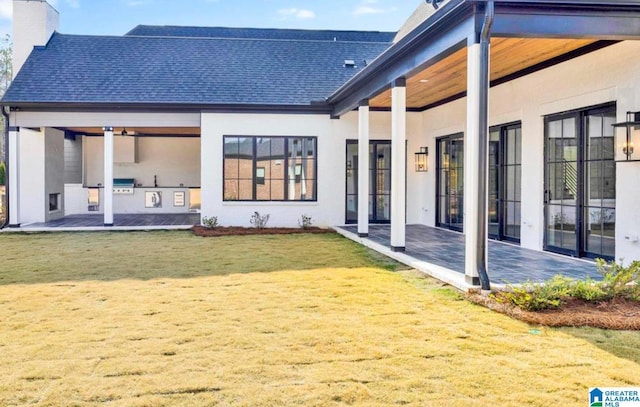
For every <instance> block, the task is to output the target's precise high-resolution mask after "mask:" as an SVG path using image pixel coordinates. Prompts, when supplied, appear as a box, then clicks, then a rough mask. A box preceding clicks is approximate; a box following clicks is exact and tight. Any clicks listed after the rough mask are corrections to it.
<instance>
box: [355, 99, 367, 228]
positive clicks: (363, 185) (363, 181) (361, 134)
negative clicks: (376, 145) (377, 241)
mask: <svg viewBox="0 0 640 407" xmlns="http://www.w3.org/2000/svg"><path fill="white" fill-rule="evenodd" d="M368 235H369V101H368V100H365V101H362V102H360V107H359V108H358V236H360V237H367V236H368Z"/></svg>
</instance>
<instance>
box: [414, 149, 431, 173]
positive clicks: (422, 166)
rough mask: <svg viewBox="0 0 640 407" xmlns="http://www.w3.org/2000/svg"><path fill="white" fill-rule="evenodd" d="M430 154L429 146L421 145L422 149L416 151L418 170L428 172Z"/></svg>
mask: <svg viewBox="0 0 640 407" xmlns="http://www.w3.org/2000/svg"><path fill="white" fill-rule="evenodd" d="M428 156H429V148H428V147H420V151H418V152H417V153H416V172H427V171H428V170H429V167H428V165H427V157H428Z"/></svg>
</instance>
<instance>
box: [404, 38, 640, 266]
mask: <svg viewBox="0 0 640 407" xmlns="http://www.w3.org/2000/svg"><path fill="white" fill-rule="evenodd" d="M639 58H640V41H637V42H630V41H627V42H623V43H619V44H616V45H612V46H610V47H607V48H605V49H602V50H599V51H596V52H593V53H590V54H587V55H584V56H581V57H579V58H576V59H573V60H571V61H567V62H565V63H562V64H559V65H555V66H553V67H551V68H548V69H545V70H542V71H538V72H536V73H534V74H531V75H528V76H525V77H523V78H520V79H517V80H514V81H511V82H508V83H505V84H502V85H499V86H496V87H494V88H491V90H490V94H489V124H490V126H494V125H499V124H505V123H509V122H513V121H521V122H522V143H523V144H522V231H521V245H522V246H523V247H527V248H531V249H535V250H542V246H543V236H544V213H543V211H544V207H543V193H544V165H543V164H544V116H545V115H549V114H554V113H561V112H564V111H570V110H575V109H582V108H586V107H590V106H595V105H599V104H604V103H608V102H616V103H617V112H618V113H617V116H618V117H617V118H618V121H624V120H625V112H627V111H638V110H640V75H638V70H637V61H638V59H639ZM465 106H466V99H460V100H456V101H454V102H451V103H448V104H446V105H443V106H439V107H437V108H434V109H431V110H428V111H425V112H423V113H422V115H423V118H422V121H423V127H422V129H423V131H422V133H421V137H422V138H423V140H422V141H421V142H422V143H427V145H428V146H429V173H428V174H429V176H428V177H429V181H428V183H429V185H430V192H429V193H430V195H431V196H427V197H426V199H427V201H426V204H427V205H429V206H431V205H433V207H434V208H435V202H433V201H431V200H432V199H433V196H434V195H435V177H436V172H435V139H436V138H437V137H441V136H445V135H449V134H454V133H457V132H464V131H465V121H466V107H465ZM432 169H433V171H432ZM639 175H640V163H619V164H617V175H616V177H617V211H616V220H617V222H616V258H622V257H624V258H626V259H628V260H630V259H632V258H633V259H639V258H640V243H637V242H628V241H626V240H625V238H624V237H625V236H627V235H638V234H639V233H637V232H635V233H634V231H640V215H638V211H637V207H638V205H640V185H639V184H638V181H637V180H638V177H639ZM412 186H413V185H412V183H411V181H410V183H409V190H411V188H412ZM634 208H635V209H634ZM434 220H435V211H434V213H432V214H431V216H429V222H427V224H432V222H434Z"/></svg>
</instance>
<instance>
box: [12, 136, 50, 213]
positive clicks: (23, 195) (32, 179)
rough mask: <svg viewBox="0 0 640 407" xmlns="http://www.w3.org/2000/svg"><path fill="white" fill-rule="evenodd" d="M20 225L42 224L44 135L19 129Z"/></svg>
mask: <svg viewBox="0 0 640 407" xmlns="http://www.w3.org/2000/svg"><path fill="white" fill-rule="evenodd" d="M19 140H20V162H19V164H18V165H19V168H20V197H19V199H20V223H21V224H29V223H34V222H44V220H45V216H44V210H43V207H44V204H45V202H46V201H45V179H44V171H45V170H44V168H45V160H44V154H45V145H44V133H43V132H40V131H34V130H29V129H26V128H21V129H20V135H19Z"/></svg>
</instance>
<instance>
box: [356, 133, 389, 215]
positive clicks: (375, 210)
mask: <svg viewBox="0 0 640 407" xmlns="http://www.w3.org/2000/svg"><path fill="white" fill-rule="evenodd" d="M358 171H359V168H358V141H357V140H347V160H346V174H347V194H346V197H347V202H346V222H347V223H357V222H358ZM369 222H371V223H389V222H391V141H390V140H372V141H370V142H369Z"/></svg>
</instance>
